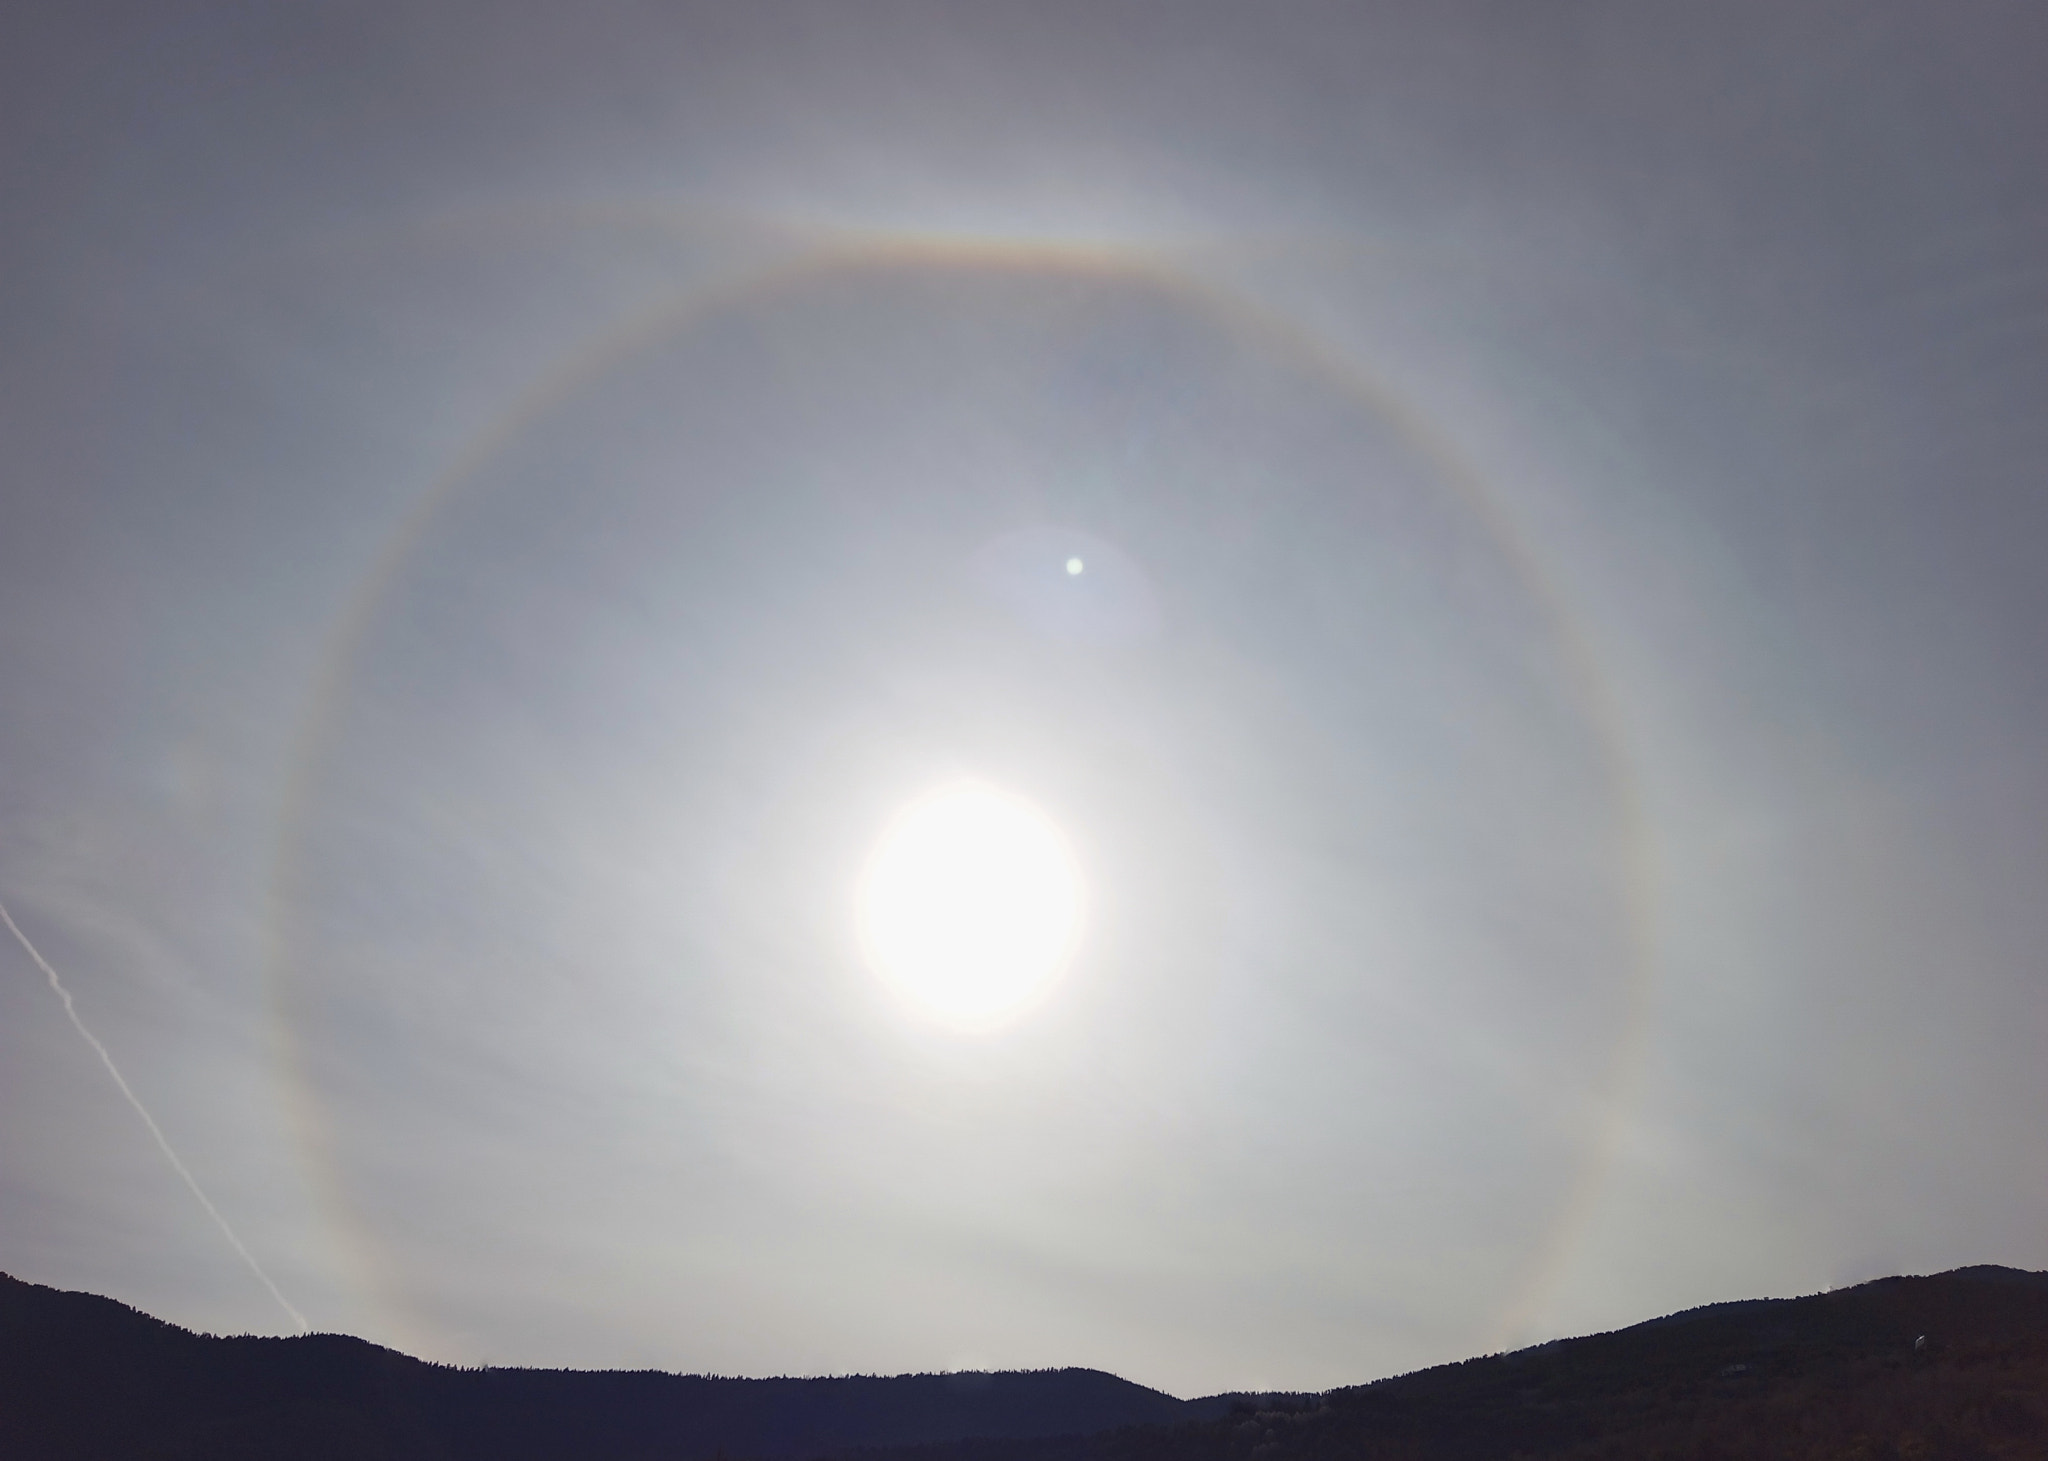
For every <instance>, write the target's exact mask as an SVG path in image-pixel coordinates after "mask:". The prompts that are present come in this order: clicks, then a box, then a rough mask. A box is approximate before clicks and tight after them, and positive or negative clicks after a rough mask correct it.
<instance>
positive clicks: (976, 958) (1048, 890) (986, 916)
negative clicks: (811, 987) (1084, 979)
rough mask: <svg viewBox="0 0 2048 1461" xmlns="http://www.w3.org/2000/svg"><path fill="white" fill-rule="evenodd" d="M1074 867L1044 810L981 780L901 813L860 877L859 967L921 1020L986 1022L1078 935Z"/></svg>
mask: <svg viewBox="0 0 2048 1461" xmlns="http://www.w3.org/2000/svg"><path fill="white" fill-rule="evenodd" d="M1081 903H1082V898H1081V873H1080V868H1079V867H1078V866H1077V865H1076V863H1075V861H1074V857H1073V854H1072V853H1070V852H1069V851H1068V850H1067V845H1066V842H1065V839H1063V838H1062V837H1061V836H1060V834H1059V830H1058V829H1057V828H1055V827H1054V826H1053V824H1052V823H1051V822H1050V821H1049V820H1047V818H1046V817H1045V816H1044V814H1043V813H1041V812H1039V811H1038V810H1037V808H1035V807H1033V806H1032V805H1031V804H1030V803H1028V802H1026V801H1023V800H1022V799H1020V798H1018V797H1015V796H1011V795H1009V794H1007V793H1005V792H1002V791H998V790H997V789H995V788H994V787H991V786H987V785H984V784H982V783H980V782H973V781H968V782H959V783H956V784H954V785H951V786H948V787H945V788H943V789H941V790H939V791H935V792H933V793H931V794H930V795H928V796H925V797H922V798H920V799H919V800H917V801H915V802H913V803H911V805H910V806H908V807H906V808H904V810H903V811H902V812H900V813H899V814H898V815H897V816H896V818H895V820H894V821H892V822H891V823H890V824H889V826H888V829H887V830H886V831H885V832H884V833H883V834H882V839H881V842H880V843H879V844H878V845H877V846H876V848H875V852H874V855H873V857H872V859H871V860H870V861H869V863H868V867H867V872H866V875H865V877H863V879H862V880H861V887H860V896H859V919H860V938H861V946H862V950H863V952H864V953H865V954H866V956H867V961H868V963H869V965H870V966H871V967H872V968H873V969H874V971H875V972H876V974H878V975H879V976H880V977H881V979H882V980H883V982H884V983H886V984H887V985H888V986H889V987H890V988H891V989H892V990H893V991H894V992H895V993H896V994H897V995H898V997H900V998H901V999H902V1000H903V1001H904V1002H905V1003H906V1004H908V1005H909V1006H910V1007H911V1008H912V1009H913V1010H915V1011H916V1012H917V1013H919V1014H920V1015H922V1016H924V1017H926V1018H928V1019H931V1020H934V1021H936V1022H938V1023H940V1024H943V1025H947V1026H950V1027H952V1028H954V1029H959V1030H974V1029H986V1028H989V1027H991V1026H994V1025H997V1024H1000V1023H1002V1022H1003V1020H1004V1019H1006V1018H1007V1017H1009V1016H1010V1015H1013V1014H1015V1013H1017V1012H1018V1011H1020V1010H1022V1009H1023V1008H1024V1007H1025V1006H1026V1005H1028V1004H1030V1003H1031V1001H1032V1000H1033V999H1034V998H1035V997H1036V996H1038V995H1040V994H1042V993H1044V992H1045V990H1046V989H1047V988H1048V987H1049V986H1050V985H1051V983H1052V981H1053V980H1054V978H1056V977H1057V976H1058V975H1059V973H1060V972H1061V970H1062V969H1063V968H1064V967H1065V965H1066V962H1067V959H1068V957H1069V956H1070V955H1071V954H1072V952H1073V949H1074V944H1075V941H1076V939H1077V938H1078V936H1079V934H1080V930H1081Z"/></svg>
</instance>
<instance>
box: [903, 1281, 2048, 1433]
mask: <svg viewBox="0 0 2048 1461" xmlns="http://www.w3.org/2000/svg"><path fill="white" fill-rule="evenodd" d="M1511 1458H1512V1461H2048V1273H2028V1272H2025V1271H2022V1270H2019V1269H2011V1268H1988V1267H1987V1268H1965V1269H1958V1270H1957V1271H1955V1272H1953V1273H1947V1274H1942V1275H1939V1276H1937V1277H1933V1278H1887V1279H1879V1280H1877V1281H1876V1282H1874V1283H1867V1284H1861V1285H1858V1286H1857V1287H1855V1288H1850V1289H1839V1290H1836V1291H1835V1292H1833V1293H1826V1294H1816V1295H1813V1296H1812V1297H1809V1298H1801V1299H1758V1300H1747V1301H1742V1302H1737V1303H1729V1304H1715V1305H1712V1306H1710V1307H1707V1308H1703V1309H1693V1310H1690V1311H1688V1312H1686V1313H1682V1314H1673V1315H1671V1316H1669V1317H1667V1318H1663V1319H1653V1320H1650V1321H1649V1322H1648V1323H1645V1324H1638V1325H1636V1326H1634V1327H1633V1328H1630V1329H1621V1330H1617V1331H1615V1332H1613V1333H1611V1334H1598V1335H1593V1336H1591V1337H1589V1338H1585V1339H1571V1340H1561V1341H1556V1342H1553V1343H1550V1344H1545V1345H1539V1346H1537V1347H1536V1348H1534V1349H1525V1350H1522V1351H1519V1352H1517V1353H1513V1354H1505V1355H1492V1356H1488V1357H1487V1358H1484V1359H1475V1360H1466V1361H1464V1362H1462V1363H1460V1364H1453V1365H1443V1366H1439V1367H1438V1368H1435V1369H1430V1370H1421V1371H1417V1372H1416V1373H1414V1374H1411V1375H1402V1376H1399V1377H1397V1378H1395V1379H1390V1380H1381V1381H1379V1382H1377V1383H1375V1384H1371V1385H1360V1386H1356V1387H1353V1388H1349V1389H1343V1390H1332V1391H1330V1392H1328V1393H1327V1394H1324V1395H1298V1396H1269V1397H1266V1398H1265V1399H1264V1400H1259V1401H1254V1400H1241V1401H1239V1402H1238V1403H1237V1406H1236V1408H1235V1413H1233V1414H1231V1415H1228V1416H1226V1417H1224V1418H1222V1419H1218V1420H1211V1421H1204V1422H1199V1423H1193V1424H1184V1425H1179V1426H1168V1427H1158V1428H1146V1429H1138V1430H1127V1431H1121V1432H1117V1433H1114V1434H1111V1435H1107V1436H1099V1437H1089V1438H1077V1439H1072V1440H1062V1441H1053V1442H1042V1441H1041V1442H995V1441H985V1442H967V1443H963V1444H956V1445H951V1446H932V1447H922V1448H918V1449H917V1450H915V1451H901V1452H895V1453H891V1454H888V1455H882V1456H873V1457H869V1458H866V1461H1511Z"/></svg>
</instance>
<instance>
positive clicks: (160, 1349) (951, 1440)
mask: <svg viewBox="0 0 2048 1461" xmlns="http://www.w3.org/2000/svg"><path fill="white" fill-rule="evenodd" d="M721 1452H722V1453H724V1454H725V1455H726V1456H728V1457H731V1458H733V1461H739V1458H744V1457H772V1456H785V1457H819V1456H827V1455H842V1456H850V1457H854V1458H857V1461H1340V1458H1341V1461H1506V1458H1528V1461H1535V1458H1544V1461H1623V1458H1628V1461H1637V1458H1656V1461H1733V1458H1738V1457H1740V1458H1751V1457H1757V1458H1764V1457H1768V1458H1785V1461H1806V1458H1817V1461H1818V1458H1824V1461H2043V1458H2048V1274H2042V1273H2027V1272H2023V1271H2020V1270H2016V1269H2007V1268H1967V1269H1959V1270H1957V1271H1955V1272H1953V1273H1949V1274H1942V1275H1939V1276H1936V1277H1932V1278H1893V1279H1880V1280H1878V1281H1876V1282H1874V1283H1868V1284H1862V1285H1859V1286H1858V1287H1856V1288H1852V1289H1843V1290H1838V1291H1836V1292H1833V1293H1827V1294H1816V1295H1813V1296H1810V1297H1807V1298H1800V1299H1758V1300H1746V1301H1741V1302H1736V1303H1728V1304H1714V1305H1709V1306H1707V1307H1705V1308H1701V1309H1693V1310H1689V1311H1687V1312H1685V1313H1682V1314H1673V1315H1670V1316H1668V1317H1666V1318H1663V1319H1653V1320H1650V1321H1649V1322H1647V1323H1644V1324H1638V1325H1636V1326H1634V1327H1633V1328H1630V1329H1622V1330H1617V1331H1615V1332H1613V1333H1609V1334H1599V1335H1593V1336H1590V1337H1588V1338H1584V1339H1572V1340H1561V1341H1554V1342H1552V1343H1550V1344H1545V1345H1539V1346H1537V1347H1535V1348H1533V1349H1526V1350H1522V1351H1519V1352H1517V1353H1513V1354H1506V1355H1492V1356H1488V1357H1486V1358H1484V1359H1475V1360H1467V1361H1464V1362H1463V1363H1461V1364H1454V1365H1443V1366H1439V1367H1437V1368H1435V1369H1429V1370H1421V1371H1417V1372H1416V1373H1414V1374H1411V1375H1403V1376H1398V1377H1396V1378H1394V1379H1389V1380H1381V1381H1378V1382H1376V1383H1374V1384H1370V1385H1360V1386H1355V1387H1352V1388H1348V1389H1341V1390H1332V1391H1330V1392H1328V1393H1327V1394H1322V1395H1265V1396H1213V1397H1209V1398H1208V1399H1206V1400H1199V1401H1185V1402H1184V1401H1179V1400H1175V1399H1173V1398H1172V1397H1171V1396H1168V1395H1163V1394H1160V1393H1159V1392H1158V1391H1154V1390H1147V1389H1145V1388H1144V1387H1142V1386H1138V1385H1133V1384H1131V1383H1129V1382H1128V1381H1124V1380H1119V1379H1117V1378H1116V1377H1115V1376H1113V1375H1106V1374H1103V1373H1101V1372H1099V1371H1093V1370H1046V1371H1037V1372H1030V1373H1003V1374H990V1375H908V1376H899V1377H896V1378H893V1379H881V1378H847V1379H830V1380H720V1379H706V1378H701V1377H688V1376H675V1375H663V1374H654V1373H633V1374H628V1373H615V1372H574V1371H558V1370H484V1371H474V1370H456V1369H449V1368H446V1367H442V1366H436V1365H430V1364H426V1363H423V1362H422V1361H419V1360H415V1359H411V1358H408V1357H407V1356H404V1355H401V1354H397V1353H395V1352H393V1351H391V1350H387V1349H381V1348H378V1347H377V1346H375V1345H371V1344H367V1343H365V1342H363V1341H361V1340H356V1339H348V1338H343V1337H340V1336H334V1335H319V1336H313V1337H309V1338H303V1339H251V1338H242V1339H215V1338H207V1337H202V1336H199V1335H194V1334H191V1333H188V1332H187V1331H185V1330H182V1329H178V1328H175V1327H173V1326H171V1325H168V1324H164V1323H161V1322H159V1321H157V1320H155V1319H151V1318H149V1317H147V1316H145V1315H142V1314H139V1313H137V1312H136V1311H134V1310H133V1309H129V1308H127V1307H126V1306H124V1305H121V1304H117V1303H114V1302H112V1301H111V1300H108V1299H102V1298H97V1297H95V1296H93V1295H90V1294H70V1293H60V1292H58V1291H56V1290H53V1289H47V1288H40V1287H37V1286H36V1285H33V1284H24V1283H21V1282H18V1281H16V1280H13V1279H7V1278H5V1277H4V1276H0V1458H4V1461H15V1458H28V1457H34V1458H37V1461H103V1458H113V1457H121V1458H124V1461H126V1458H140V1461H202V1458H204V1461H270V1458H285V1457H291V1458H304V1461H372V1458H374V1461H471V1458H477V1461H481V1458H485V1457H489V1458H493V1461H525V1458H532V1461H541V1458H548V1461H554V1458H563V1461H568V1458H575V1461H642V1458H647V1461H652V1458H657V1457H659V1458H664V1461H702V1458H711V1457H715V1456H717V1455H718V1454H719V1453H721Z"/></svg>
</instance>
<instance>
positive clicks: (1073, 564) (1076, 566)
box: [1067, 558, 1082, 573]
mask: <svg viewBox="0 0 2048 1461" xmlns="http://www.w3.org/2000/svg"><path fill="white" fill-rule="evenodd" d="M1081 568H1082V563H1081V560H1080V559H1078V558H1069V559H1068V560H1067V572H1068V573H1079V572H1080V571H1081Z"/></svg>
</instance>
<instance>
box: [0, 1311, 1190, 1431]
mask: <svg viewBox="0 0 2048 1461" xmlns="http://www.w3.org/2000/svg"><path fill="white" fill-rule="evenodd" d="M1228 1403H1229V1402H1228V1401H1227V1400H1221V1399H1219V1400H1216V1401H1211V1402H1206V1403H1204V1402H1200V1401H1192V1402H1190V1401H1181V1400H1176V1399H1175V1398H1174V1397H1172V1396H1170V1395H1165V1394H1162V1393H1160V1392H1159V1391H1157V1390H1149V1389H1147V1388H1145V1387H1144V1386H1142V1385H1135V1384H1132V1383H1131V1382H1130V1381H1128V1380H1120V1379H1118V1378H1117V1377H1116V1376H1114V1375H1107V1374H1104V1373H1102V1372H1101V1371H1099V1370H1080V1369H1070V1370H1039V1371H1028V1372H1005V1373H994V1374H957V1375H901V1376H896V1377H893V1378H882V1377H874V1376H856V1377H848V1378H840V1379H819V1380H732V1379H709V1378H704V1377H701V1376H683V1375H667V1374H659V1373H653V1372H638V1373H628V1372H620V1371H570V1370H518V1369H490V1370H460V1369H452V1368H448V1367H445V1366H440V1365H432V1364H428V1363H426V1362H424V1361H421V1360H416V1359H413V1358H410V1357H409V1356H406V1355H402V1354H399V1353H397V1352H395V1351H393V1350H388V1349H383V1348H380V1347H379V1346H377V1345H373V1344H369V1343H366V1342H365V1341H363V1340H360V1339H350V1338H346V1337H343V1336H340V1335H327V1334H323V1335H312V1336H308V1337H305V1338H297V1339H260V1338H232V1339H221V1338H212V1337H208V1336H203V1335H197V1334H193V1333H191V1332H189V1331H187V1330H183V1329H179V1328H177V1327H176V1326H174V1325H170V1324H165V1323H163V1322H162V1321H160V1320H157V1319H152V1318H150V1317H149V1316H148V1315H145V1314H141V1313H138V1312H136V1311H135V1310H134V1309H131V1308H129V1307H127V1306H126V1305H124V1304H118V1303H115V1302H114V1301H113V1300H111V1299H104V1298H100V1297H98V1296H96V1295H93V1294H80V1293H65V1292H62V1291H59V1290H57V1289H50V1288H44V1287H41V1286H39V1285H36V1284H29V1283H23V1282H21V1281H20V1280H18V1279H14V1278H9V1277H7V1276H6V1275H0V1461H30V1458H33V1461H113V1458H117V1457H118V1458H121V1461H144V1458H147V1461H270V1458H279V1461H283V1458H292V1461H371V1458H375V1461H572V1458H573V1461H643V1458H645V1461H653V1458H657V1457H658V1458H661V1461H700V1458H714V1457H717V1456H720V1455H721V1454H722V1455H724V1456H728V1457H731V1458H734V1461H739V1458H751V1457H812V1456H821V1455H826V1454H829V1453H834V1452H843V1451H846V1450H849V1449H851V1448H855V1447H875V1446H891V1445H903V1444H909V1443H917V1442H934V1441H950V1440H954V1439H957V1438H960V1437H965V1436H991V1437H1011V1438H1016V1437H1030V1436H1045V1435H1054V1434H1080V1433H1088V1432H1099V1431H1103V1430H1107V1429H1110V1428H1112V1427H1119V1426H1131V1425H1145V1424H1156V1423H1159V1422H1175V1421H1183V1420H1186V1419H1188V1418H1190V1417H1196V1416H1203V1415H1214V1414H1218V1413H1221V1412H1222V1411H1223V1410H1224V1409H1226V1408H1227V1406H1228Z"/></svg>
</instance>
